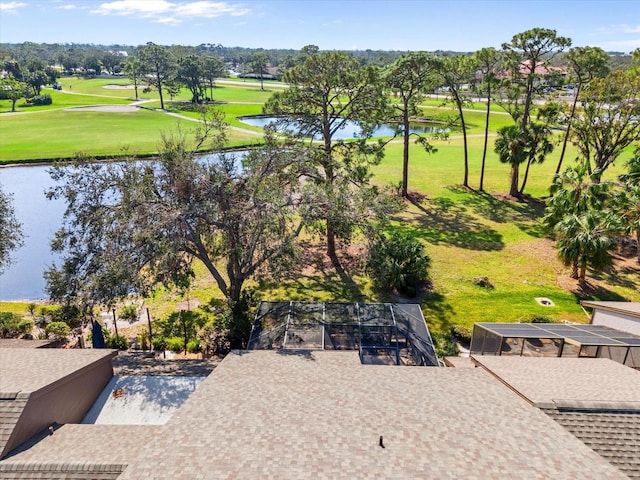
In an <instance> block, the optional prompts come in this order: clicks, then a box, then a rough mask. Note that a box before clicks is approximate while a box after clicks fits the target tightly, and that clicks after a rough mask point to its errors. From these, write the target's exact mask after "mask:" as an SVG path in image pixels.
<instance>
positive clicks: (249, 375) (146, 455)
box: [120, 351, 624, 480]
mask: <svg viewBox="0 0 640 480" xmlns="http://www.w3.org/2000/svg"><path fill="white" fill-rule="evenodd" d="M163 428H164V435H162V436H161V437H160V438H158V439H156V441H155V442H153V443H151V444H148V445H146V446H145V447H144V448H143V449H141V450H140V452H139V455H138V457H137V458H136V459H135V460H134V461H132V462H131V463H130V464H129V466H128V467H127V469H126V470H125V471H124V472H123V474H122V476H121V477H120V478H121V479H122V480H126V479H140V478H146V479H160V478H166V479H178V480H179V479H193V478H279V479H281V478H284V479H286V478H295V479H299V478H402V479H407V478H498V477H502V476H513V475H514V474H516V473H517V475H518V476H521V477H526V478H529V479H547V478H549V477H551V476H557V477H559V478H565V479H571V478H575V479H577V478H587V477H589V476H590V477H591V478H598V479H613V478H624V476H623V475H622V474H621V473H620V472H619V471H618V470H616V469H615V468H613V467H612V466H611V465H609V464H608V463H607V462H606V461H604V460H603V459H602V458H600V457H599V456H598V455H596V454H595V453H594V452H593V451H591V450H590V449H589V448H588V447H586V446H585V445H584V444H583V443H581V442H579V441H578V440H577V439H576V438H575V437H573V436H572V435H571V434H570V433H569V432H567V431H566V430H564V429H563V428H562V427H560V426H559V425H558V424H557V423H555V422H553V421H552V420H551V419H550V418H549V417H548V416H546V415H545V414H544V413H543V412H542V411H540V410H539V409H536V408H533V407H531V406H530V405H529V404H527V403H526V402H524V401H523V400H522V399H520V398H519V397H518V396H517V395H515V394H513V393H512V392H511V391H510V390H509V389H507V388H506V387H505V386H503V385H502V384H501V383H500V382H498V381H496V380H495V379H494V378H492V376H491V375H489V374H488V373H486V372H485V371H483V370H482V369H453V368H450V369H439V368H420V367H402V368H397V367H389V366H377V365H362V364H361V363H360V360H359V358H358V354H357V353H355V352H329V351H317V352H304V353H302V352H299V353H296V352H277V351H252V352H249V353H245V352H243V353H242V354H231V355H229V356H227V358H226V359H225V360H224V361H223V362H222V363H221V364H220V366H218V367H217V368H216V370H215V371H214V372H213V373H212V374H211V375H210V376H209V377H208V378H207V379H206V380H205V381H204V382H202V383H201V384H200V386H199V387H198V389H197V390H196V392H195V393H194V394H193V395H192V396H191V397H190V398H189V400H187V402H185V404H184V405H183V407H182V408H181V409H180V410H179V411H178V412H176V414H175V415H174V416H173V417H172V418H171V420H170V421H169V423H168V424H167V425H165V426H164V427H163ZM380 436H382V437H383V443H384V446H385V448H381V447H380V446H379V439H380ZM585 472H587V473H585Z"/></svg>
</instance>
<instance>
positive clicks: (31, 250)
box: [0, 150, 247, 300]
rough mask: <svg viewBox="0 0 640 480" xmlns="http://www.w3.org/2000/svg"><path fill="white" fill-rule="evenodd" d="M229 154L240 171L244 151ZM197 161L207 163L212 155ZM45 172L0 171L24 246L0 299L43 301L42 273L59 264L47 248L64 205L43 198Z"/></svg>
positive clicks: (0, 279) (3, 279)
mask: <svg viewBox="0 0 640 480" xmlns="http://www.w3.org/2000/svg"><path fill="white" fill-rule="evenodd" d="M230 153H231V155H232V156H233V159H234V161H235V163H236V165H237V167H238V169H240V168H242V167H241V164H242V163H241V162H242V159H243V158H244V157H245V156H246V154H247V151H246V150H243V151H235V152H230ZM201 158H202V160H203V161H211V160H213V159H215V158H216V155H215V154H210V155H203V156H202V157H201ZM145 161H148V162H153V161H154V160H145ZM48 169H49V166H47V165H32V166H19V167H3V168H0V185H2V189H3V190H4V191H5V192H6V193H10V194H12V195H13V206H14V209H15V215H16V218H17V220H18V221H19V222H20V223H21V224H22V231H23V233H24V245H23V246H22V247H20V248H19V249H17V250H15V251H13V252H12V253H11V258H12V259H13V263H12V264H11V265H9V266H8V267H7V268H6V269H5V271H4V272H3V273H2V274H0V300H40V299H44V298H46V294H45V291H44V286H45V281H44V278H43V276H42V274H43V273H44V271H45V270H46V269H47V268H48V267H50V266H52V265H53V264H54V263H56V262H57V263H60V262H59V260H60V256H59V255H54V254H53V253H51V249H50V247H49V245H50V243H51V240H52V239H53V237H54V235H55V232H56V231H57V230H58V229H59V228H60V226H61V225H62V216H63V214H64V210H65V206H66V204H65V201H64V200H48V199H47V198H46V196H45V192H46V191H48V190H49V189H51V188H52V187H53V186H54V185H55V182H54V181H53V180H52V179H51V177H50V176H49V173H48Z"/></svg>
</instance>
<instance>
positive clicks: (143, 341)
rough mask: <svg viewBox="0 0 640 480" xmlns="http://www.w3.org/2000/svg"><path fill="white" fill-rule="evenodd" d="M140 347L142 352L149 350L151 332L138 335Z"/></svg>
mask: <svg viewBox="0 0 640 480" xmlns="http://www.w3.org/2000/svg"><path fill="white" fill-rule="evenodd" d="M138 345H140V348H141V349H142V350H149V332H148V331H146V330H143V331H141V332H140V333H138Z"/></svg>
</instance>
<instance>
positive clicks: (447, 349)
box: [431, 333, 459, 358]
mask: <svg viewBox="0 0 640 480" xmlns="http://www.w3.org/2000/svg"><path fill="white" fill-rule="evenodd" d="M431 338H432V339H433V346H434V347H435V350H436V355H438V358H444V357H453V356H456V355H458V353H459V352H458V346H457V345H456V344H455V342H454V341H453V337H452V336H451V335H450V334H445V333H432V334H431Z"/></svg>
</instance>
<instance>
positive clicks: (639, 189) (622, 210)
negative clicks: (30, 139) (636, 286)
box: [616, 148, 640, 263]
mask: <svg viewBox="0 0 640 480" xmlns="http://www.w3.org/2000/svg"><path fill="white" fill-rule="evenodd" d="M627 167H628V173H625V174H623V175H620V177H619V178H620V181H621V182H623V186H624V188H623V189H622V191H621V192H620V193H619V194H618V195H617V196H616V210H617V212H618V214H619V215H620V216H621V217H622V218H623V219H624V225H625V226H626V230H627V233H629V234H631V233H633V232H635V235H636V252H637V256H638V263H640V148H637V149H636V151H635V154H634V156H633V157H632V158H631V159H630V160H629V161H628V162H627Z"/></svg>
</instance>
